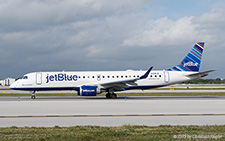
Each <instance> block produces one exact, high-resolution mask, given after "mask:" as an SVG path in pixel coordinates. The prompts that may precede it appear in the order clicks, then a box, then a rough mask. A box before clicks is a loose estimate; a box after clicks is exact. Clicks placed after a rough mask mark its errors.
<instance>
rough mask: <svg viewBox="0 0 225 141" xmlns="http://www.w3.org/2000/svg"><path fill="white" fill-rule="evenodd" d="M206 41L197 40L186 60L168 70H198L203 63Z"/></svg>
mask: <svg viewBox="0 0 225 141" xmlns="http://www.w3.org/2000/svg"><path fill="white" fill-rule="evenodd" d="M203 49H204V42H197V43H196V44H195V45H194V47H193V48H192V50H191V51H190V52H189V53H188V54H187V56H186V57H185V58H184V60H183V61H182V62H181V63H180V64H179V65H177V66H175V67H173V68H170V69H168V70H167V71H191V72H192V71H193V72H198V71H199V68H200V64H201V59H202V53H203Z"/></svg>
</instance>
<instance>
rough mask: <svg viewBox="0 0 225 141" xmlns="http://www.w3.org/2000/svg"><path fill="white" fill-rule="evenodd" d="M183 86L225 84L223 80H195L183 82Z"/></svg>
mask: <svg viewBox="0 0 225 141" xmlns="http://www.w3.org/2000/svg"><path fill="white" fill-rule="evenodd" d="M183 84H225V79H221V78H216V79H196V80H191V81H186V82H183Z"/></svg>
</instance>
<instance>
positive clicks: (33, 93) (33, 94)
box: [31, 91, 36, 99]
mask: <svg viewBox="0 0 225 141" xmlns="http://www.w3.org/2000/svg"><path fill="white" fill-rule="evenodd" d="M31 94H32V96H31V99H35V98H36V96H35V91H33V92H31Z"/></svg>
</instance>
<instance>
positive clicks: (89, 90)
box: [79, 85, 101, 96]
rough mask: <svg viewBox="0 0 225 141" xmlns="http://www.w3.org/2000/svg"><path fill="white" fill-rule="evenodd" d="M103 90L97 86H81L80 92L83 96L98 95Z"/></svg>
mask: <svg viewBox="0 0 225 141" xmlns="http://www.w3.org/2000/svg"><path fill="white" fill-rule="evenodd" d="M100 93H101V90H100V88H98V87H97V86H85V85H84V86H81V87H80V91H79V94H80V95H81V96H96V95H97V94H100Z"/></svg>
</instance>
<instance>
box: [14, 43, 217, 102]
mask: <svg viewBox="0 0 225 141" xmlns="http://www.w3.org/2000/svg"><path fill="white" fill-rule="evenodd" d="M203 49H204V42H197V43H196V44H195V45H194V47H193V48H192V49H191V51H190V52H189V53H188V54H187V56H186V57H185V58H184V59H183V60H182V62H181V63H180V64H179V65H177V66H175V67H172V68H170V69H166V70H161V71H159V70H154V71H153V70H152V68H153V67H150V68H149V69H148V70H147V71H133V70H127V71H80V72H75V71H74V72H73V71H72V72H64V71H62V72H32V73H28V74H25V75H24V76H23V78H22V79H19V80H17V81H16V82H14V83H13V84H12V85H11V86H10V88H11V89H15V90H28V91H32V97H31V98H32V99H35V92H36V91H46V90H75V91H77V93H78V95H80V96H96V95H97V94H100V93H103V92H106V98H116V97H117V95H116V94H115V93H114V92H116V91H125V90H132V89H142V90H145V89H151V88H157V87H164V86H167V85H171V84H175V83H180V82H184V81H188V80H193V79H198V78H201V77H204V76H207V75H208V73H210V72H212V71H214V70H209V71H204V72H199V68H200V64H201V58H202V53H203Z"/></svg>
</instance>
